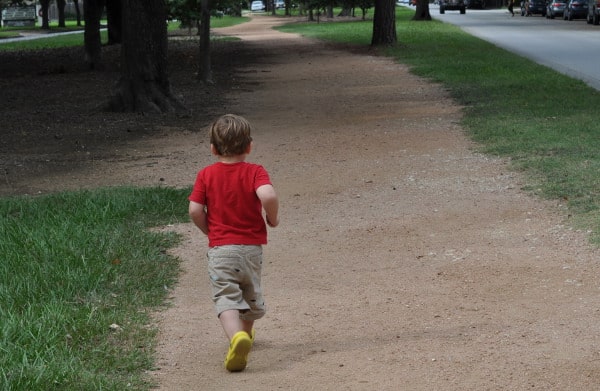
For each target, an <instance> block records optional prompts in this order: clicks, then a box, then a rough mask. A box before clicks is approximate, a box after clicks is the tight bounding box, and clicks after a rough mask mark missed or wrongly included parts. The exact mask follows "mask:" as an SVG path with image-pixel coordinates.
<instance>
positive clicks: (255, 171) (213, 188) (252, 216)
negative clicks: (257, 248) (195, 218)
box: [188, 162, 271, 247]
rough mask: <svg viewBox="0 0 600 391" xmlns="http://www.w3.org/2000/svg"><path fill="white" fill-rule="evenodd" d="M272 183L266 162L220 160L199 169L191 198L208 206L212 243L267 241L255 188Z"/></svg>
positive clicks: (209, 235)
mask: <svg viewBox="0 0 600 391" xmlns="http://www.w3.org/2000/svg"><path fill="white" fill-rule="evenodd" d="M270 184H271V180H270V179H269V174H268V173H267V171H266V170H265V169H264V167H263V166H260V165H258V164H252V163H246V162H239V163H233V164H226V163H221V162H218V163H215V164H212V165H210V166H208V167H205V168H204V169H202V170H201V171H200V172H199V173H198V175H197V176H196V182H195V183H194V187H193V189H192V193H191V194H190V196H189V197H188V199H189V200H190V201H193V202H197V203H199V204H202V205H205V206H206V218H207V223H208V246H209V247H215V246H224V245H228V244H244V245H262V244H266V243H267V226H266V224H265V220H264V218H263V216H262V204H261V203H260V200H259V199H258V196H257V195H256V189H258V188H259V187H260V186H262V185H270Z"/></svg>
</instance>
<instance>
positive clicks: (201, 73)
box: [198, 0, 213, 84]
mask: <svg viewBox="0 0 600 391" xmlns="http://www.w3.org/2000/svg"><path fill="white" fill-rule="evenodd" d="M208 7H209V5H208V0H200V27H199V29H198V32H199V33H200V45H199V50H200V53H199V54H200V56H199V62H198V79H200V80H202V81H203V82H205V83H207V84H212V83H213V80H212V67H211V63H210V9H209V8H208Z"/></svg>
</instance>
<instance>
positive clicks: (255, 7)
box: [250, 0, 265, 12]
mask: <svg viewBox="0 0 600 391" xmlns="http://www.w3.org/2000/svg"><path fill="white" fill-rule="evenodd" d="M264 9H265V5H264V4H263V2H262V1H260V0H255V1H253V2H252V4H250V11H252V12H257V11H262V10H264Z"/></svg>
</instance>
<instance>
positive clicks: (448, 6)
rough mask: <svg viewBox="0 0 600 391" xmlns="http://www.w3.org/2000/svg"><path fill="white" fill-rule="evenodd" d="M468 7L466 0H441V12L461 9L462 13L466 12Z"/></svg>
mask: <svg viewBox="0 0 600 391" xmlns="http://www.w3.org/2000/svg"><path fill="white" fill-rule="evenodd" d="M466 8H467V6H466V5H465V1H464V0H440V14H443V13H446V11H460V13H461V14H464V13H465V10H466Z"/></svg>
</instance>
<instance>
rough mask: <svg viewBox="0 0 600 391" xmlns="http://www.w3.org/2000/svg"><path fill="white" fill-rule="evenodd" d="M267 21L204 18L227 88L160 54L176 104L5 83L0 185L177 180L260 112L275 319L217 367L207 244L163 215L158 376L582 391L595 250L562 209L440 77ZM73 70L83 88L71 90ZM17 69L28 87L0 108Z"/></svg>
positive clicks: (593, 376) (592, 362)
mask: <svg viewBox="0 0 600 391" xmlns="http://www.w3.org/2000/svg"><path fill="white" fill-rule="evenodd" d="M280 22H281V21H280V20H278V19H273V18H269V17H255V18H254V19H253V20H252V22H250V23H247V24H244V25H240V26H236V27H231V28H227V29H222V30H220V31H219V33H222V34H228V35H235V36H239V37H241V38H242V41H241V42H240V43H237V44H224V45H222V47H217V48H215V57H218V58H219V59H218V60H216V61H220V63H219V64H220V65H218V66H217V69H220V71H219V78H220V81H222V82H224V81H225V80H229V82H228V83H227V84H225V86H226V88H225V89H224V90H223V91H224V92H223V95H222V96H221V95H218V94H217V91H219V90H217V89H216V88H215V89H214V90H208V89H206V88H204V87H201V86H200V85H198V84H197V83H195V82H194V81H192V80H191V78H190V74H189V70H190V68H191V65H190V63H192V62H193V56H194V54H193V52H191V51H190V52H186V51H185V50H181V51H175V54H176V55H178V56H179V57H178V58H177V59H176V60H175V61H173V60H172V61H171V64H172V66H173V68H174V72H173V85H174V88H175V90H176V91H177V92H180V93H181V94H182V95H183V97H184V98H185V100H186V101H187V102H188V104H189V106H190V107H192V108H193V110H192V112H191V113H190V114H189V115H188V116H186V117H176V116H167V117H159V118H157V117H135V116H131V115H121V116H115V115H112V114H111V115H108V114H102V113H99V112H97V111H96V110H95V107H96V105H97V104H99V102H101V101H102V98H103V97H104V96H106V94H108V93H109V90H110V84H111V83H112V82H114V80H116V77H115V75H116V74H111V71H107V72H106V74H100V75H96V74H90V73H87V72H83V71H78V70H71V69H68V70H67V71H66V72H67V74H63V73H60V72H59V73H56V72H46V73H43V72H42V74H38V75H35V76H23V77H18V78H14V77H13V78H6V77H3V78H2V79H0V83H2V84H0V87H1V88H2V91H3V95H4V91H7V89H6V87H7V86H8V87H11V88H12V89H11V88H9V89H8V91H9V95H8V96H9V99H8V101H7V103H8V104H7V105H8V106H9V107H12V108H13V109H14V111H15V112H17V111H18V112H20V117H19V115H18V114H13V113H12V111H11V110H8V111H7V109H6V107H3V108H2V110H3V112H2V116H3V117H4V118H6V115H10V116H12V117H10V119H11V121H10V126H11V127H10V129H11V132H12V133H14V134H15V135H16V138H13V139H11V140H9V141H8V142H5V140H4V139H3V140H2V144H1V147H2V153H1V154H0V162H1V164H2V167H3V169H4V178H3V183H2V185H3V186H4V187H3V189H4V190H3V194H9V193H11V194H15V193H22V192H30V193H37V192H47V191H55V190H60V189H72V188H79V187H89V186H97V185H114V184H127V183H131V184H139V185H156V184H164V185H166V186H189V185H191V184H192V182H193V180H194V177H195V174H196V172H197V170H198V169H200V168H201V167H203V166H205V165H207V164H210V163H212V161H213V158H212V157H211V156H210V152H209V146H208V144H207V140H206V135H205V133H204V132H202V131H200V130H201V129H202V128H203V127H204V126H205V125H206V124H207V122H208V121H209V120H211V119H212V118H214V117H215V116H216V115H219V114H222V113H225V112H234V113H238V114H241V115H244V116H246V117H247V118H248V119H249V120H250V121H251V123H253V124H254V126H255V133H254V135H253V138H254V140H255V149H254V151H253V153H252V155H250V156H249V160H250V161H254V162H259V163H261V164H263V165H264V166H265V167H266V168H267V169H268V170H269V171H270V173H271V176H272V179H273V181H274V184H275V186H276V189H277V190H278V193H279V196H280V199H281V204H282V206H281V208H282V213H281V220H282V224H281V225H280V227H278V228H276V229H272V230H271V231H270V243H269V245H268V246H266V247H265V259H266V264H265V266H264V289H265V298H266V301H267V305H268V314H267V316H266V317H265V318H264V319H262V320H261V321H259V322H257V325H256V326H257V327H256V328H257V337H256V344H255V347H254V349H253V352H252V353H251V356H250V362H249V365H248V367H247V369H246V370H245V371H244V372H242V373H237V374H230V373H227V372H226V371H225V370H224V369H223V366H222V361H223V359H224V356H225V353H226V350H227V342H226V338H225V336H224V334H223V332H222V330H221V329H220V325H219V323H218V320H217V319H216V317H215V314H214V312H213V311H214V310H213V307H212V303H211V302H210V300H209V292H208V281H207V277H206V271H205V270H206V269H205V253H206V250H207V247H206V239H205V238H204V237H202V235H201V234H200V232H199V231H198V230H197V229H196V228H194V227H193V226H192V225H191V224H182V225H179V226H176V227H173V228H172V229H175V230H177V231H178V232H180V233H182V234H183V236H184V241H183V243H182V245H181V246H180V247H178V248H177V249H175V250H174V251H173V253H174V254H175V255H177V256H178V257H180V258H181V260H182V262H183V268H184V273H183V274H182V275H181V279H180V282H179V284H178V286H177V288H176V289H175V290H174V291H173V292H172V293H171V297H170V301H171V302H172V306H171V307H170V308H169V309H168V310H166V311H164V312H161V313H160V314H158V319H157V322H158V325H159V326H160V339H159V346H158V352H157V354H158V368H157V370H156V371H155V372H153V373H152V376H153V377H154V378H155V379H156V381H157V382H158V383H159V384H160V387H159V388H160V389H161V390H174V391H184V390H190V391H192V390H235V389H242V388H243V389H247V390H278V389H281V390H523V389H542V390H592V389H597V387H598V384H600V371H599V370H598V368H599V366H600V350H599V340H598V339H599V335H600V332H599V331H600V330H599V329H600V323H599V322H598V317H599V316H600V313H599V309H600V295H599V288H600V274H599V267H598V260H599V252H598V251H597V250H594V249H592V248H590V247H589V246H588V243H587V237H586V234H585V233H582V232H578V231H576V230H573V229H572V228H570V227H569V225H568V221H566V220H565V219H566V216H567V214H566V211H565V210H564V208H563V207H562V206H561V205H558V204H555V203H550V202H542V201H540V200H538V199H535V198H532V197H530V196H529V195H527V194H525V193H524V192H522V191H521V190H520V187H521V179H520V177H519V175H518V174H516V173H514V172H511V171H510V170H508V169H507V165H506V162H505V161H502V160H500V159H495V158H491V157H488V156H484V155H481V154H478V153H477V152H476V151H475V149H476V146H475V145H473V144H472V143H471V142H469V141H468V139H467V138H466V137H465V135H464V133H463V129H461V127H460V119H461V108H460V107H458V106H456V105H454V104H453V103H452V102H451V100H450V99H449V97H448V96H447V94H446V93H445V91H444V90H443V89H442V88H440V86H438V85H434V84H431V83H430V82H427V81H425V80H423V79H420V78H418V77H415V76H413V75H411V74H410V73H409V70H408V69H407V68H406V67H405V66H403V65H399V64H395V63H393V62H392V61H390V60H389V59H386V58H382V57H378V56H376V55H373V54H369V53H351V52H349V51H347V50H344V49H341V48H334V47H331V46H330V45H326V44H323V43H319V42H315V41H311V40H308V39H303V38H300V37H297V36H294V35H286V34H282V33H277V32H274V31H273V30H271V29H270V27H271V26H272V25H273V24H276V23H280ZM181 45H183V44H181ZM217 53H220V54H217ZM2 64H4V62H3V63H2ZM2 66H3V65H2ZM183 70H185V72H184V71H183ZM114 72H116V70H113V73H114ZM74 78H78V79H77V81H78V82H79V83H80V84H76V85H78V86H80V88H81V89H80V90H78V89H77V88H69V89H65V88H64V86H65V85H70V84H69V83H70V82H71V81H72V80H73V79H74ZM19 83H22V86H31V85H32V84H33V85H36V86H39V87H40V88H39V89H36V90H35V91H39V94H35V95H34V96H31V94H30V95H29V96H28V97H24V96H18V94H17V97H16V98H17V99H18V101H13V100H12V97H13V95H10V91H14V90H18V88H16V87H18V86H19ZM221 85H223V84H221ZM61 87H62V88H61ZM5 96H6V95H5ZM85 97H89V98H88V99H86V98H85ZM215 98H217V99H219V100H218V102H215V101H214V100H213V99H215ZM3 101H6V98H3ZM65 101H66V102H67V103H66V104H65ZM70 104H73V106H70ZM3 106H5V105H3ZM23 107H26V108H27V110H24V109H23ZM17 117H18V118H26V119H25V122H24V125H20V122H19V120H18V118H17ZM4 126H5V125H3V134H4V133H5V131H4V129H5V128H4ZM13 143H14V144H13ZM186 207H187V203H186V201H185V200H182V208H186Z"/></svg>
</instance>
